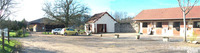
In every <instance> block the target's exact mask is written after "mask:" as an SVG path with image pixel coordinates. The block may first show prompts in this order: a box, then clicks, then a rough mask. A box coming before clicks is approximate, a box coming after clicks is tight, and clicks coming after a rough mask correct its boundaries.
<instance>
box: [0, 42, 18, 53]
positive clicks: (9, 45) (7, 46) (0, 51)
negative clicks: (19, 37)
mask: <svg viewBox="0 0 200 53" xmlns="http://www.w3.org/2000/svg"><path fill="white" fill-rule="evenodd" d="M4 42H5V46H4V48H5V50H3V48H2V39H0V44H1V45H0V53H11V52H12V51H13V50H14V49H15V46H17V45H21V43H20V42H18V41H16V40H10V43H8V40H7V39H6V40H5V41H4Z"/></svg>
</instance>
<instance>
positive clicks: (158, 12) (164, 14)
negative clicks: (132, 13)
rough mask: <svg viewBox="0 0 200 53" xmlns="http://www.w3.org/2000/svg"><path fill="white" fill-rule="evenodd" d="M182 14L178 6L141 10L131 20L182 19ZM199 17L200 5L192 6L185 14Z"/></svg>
mask: <svg viewBox="0 0 200 53" xmlns="http://www.w3.org/2000/svg"><path fill="white" fill-rule="evenodd" d="M182 18H183V14H182V11H181V8H180V7H176V8H164V9H150V10H143V11H142V12H140V13H139V14H138V15H137V16H136V17H135V18H134V19H133V20H165V19H182ZM190 18H192V19H193V18H200V6H194V7H193V9H192V10H191V11H190V12H189V13H188V14H187V16H186V19H190Z"/></svg>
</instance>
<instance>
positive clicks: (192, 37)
mask: <svg viewBox="0 0 200 53" xmlns="http://www.w3.org/2000/svg"><path fill="white" fill-rule="evenodd" d="M197 36H198V34H197V33H196V32H193V33H192V36H190V37H189V40H190V41H191V42H192V41H196V40H197Z"/></svg>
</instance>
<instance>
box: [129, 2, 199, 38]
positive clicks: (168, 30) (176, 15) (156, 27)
mask: <svg viewBox="0 0 200 53" xmlns="http://www.w3.org/2000/svg"><path fill="white" fill-rule="evenodd" d="M133 20H135V21H136V22H139V30H138V31H139V32H140V33H142V34H149V35H165V36H184V34H183V33H184V25H183V14H182V11H181V9H180V7H176V8H163V9H148V10H143V11H142V12H140V13H139V14H138V15H137V16H136V17H135V18H134V19H133ZM186 22H187V24H186V28H187V31H186V33H187V35H191V34H192V33H193V32H195V33H197V34H200V6H194V7H193V9H192V10H191V11H190V12H189V13H188V14H187V16H186Z"/></svg>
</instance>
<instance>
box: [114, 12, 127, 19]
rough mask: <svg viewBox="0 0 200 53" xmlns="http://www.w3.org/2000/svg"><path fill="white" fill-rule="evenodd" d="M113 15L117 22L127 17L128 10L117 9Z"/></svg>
mask: <svg viewBox="0 0 200 53" xmlns="http://www.w3.org/2000/svg"><path fill="white" fill-rule="evenodd" d="M113 16H114V18H115V19H116V21H117V22H121V19H124V18H127V12H117V11H116V12H115V13H114V15H113Z"/></svg>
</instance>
